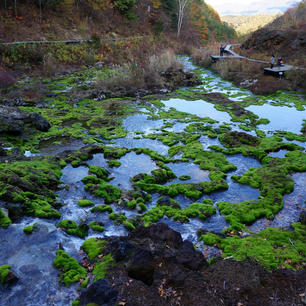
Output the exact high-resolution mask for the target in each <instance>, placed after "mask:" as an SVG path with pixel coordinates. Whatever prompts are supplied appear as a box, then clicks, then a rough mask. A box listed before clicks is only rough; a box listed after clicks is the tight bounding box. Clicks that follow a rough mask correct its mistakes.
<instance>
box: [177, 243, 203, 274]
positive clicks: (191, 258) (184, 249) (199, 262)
mask: <svg viewBox="0 0 306 306" xmlns="http://www.w3.org/2000/svg"><path fill="white" fill-rule="evenodd" d="M177 262H178V263H179V264H182V265H183V266H184V267H186V268H188V269H190V270H194V271H197V270H200V269H202V268H203V267H208V263H207V261H206V260H205V259H204V258H203V255H202V254H201V253H200V252H195V251H194V246H193V244H192V243H191V242H190V241H188V240H185V241H184V242H183V244H182V245H181V247H180V248H179V252H178V255H177Z"/></svg>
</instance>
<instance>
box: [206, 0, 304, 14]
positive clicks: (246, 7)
mask: <svg viewBox="0 0 306 306" xmlns="http://www.w3.org/2000/svg"><path fill="white" fill-rule="evenodd" d="M205 2H206V3H208V4H210V5H211V6H212V7H213V8H214V9H215V10H216V11H217V12H218V13H219V14H220V15H221V16H222V15H244V14H274V13H282V12H284V11H285V10H286V9H287V8H289V7H291V6H292V5H293V4H294V3H297V2H299V1H295V0H258V1H253V2H248V1H247V0H205Z"/></svg>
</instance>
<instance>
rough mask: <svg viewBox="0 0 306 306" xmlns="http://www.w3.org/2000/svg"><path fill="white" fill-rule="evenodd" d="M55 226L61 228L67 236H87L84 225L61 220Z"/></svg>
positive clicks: (86, 227)
mask: <svg viewBox="0 0 306 306" xmlns="http://www.w3.org/2000/svg"><path fill="white" fill-rule="evenodd" d="M57 226H58V227H60V228H62V229H63V230H64V231H65V232H66V233H67V234H69V235H73V236H78V237H80V238H85V237H86V236H87V235H88V225H86V224H80V225H77V224H76V222H74V221H71V220H62V221H61V222H60V223H58V225H57Z"/></svg>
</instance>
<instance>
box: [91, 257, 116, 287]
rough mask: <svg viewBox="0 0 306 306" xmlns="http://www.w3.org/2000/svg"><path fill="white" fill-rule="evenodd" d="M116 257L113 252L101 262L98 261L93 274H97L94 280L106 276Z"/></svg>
mask: <svg viewBox="0 0 306 306" xmlns="http://www.w3.org/2000/svg"><path fill="white" fill-rule="evenodd" d="M113 262H114V259H113V257H112V255H111V254H107V255H106V256H104V257H103V258H102V261H101V262H98V263H96V265H95V267H94V269H93V271H92V274H95V275H96V277H95V279H94V281H97V280H99V279H101V278H104V277H105V275H106V273H107V270H108V269H109V268H110V267H111V266H112V265H113Z"/></svg>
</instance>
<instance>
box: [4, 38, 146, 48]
mask: <svg viewBox="0 0 306 306" xmlns="http://www.w3.org/2000/svg"><path fill="white" fill-rule="evenodd" d="M144 37H146V36H132V37H117V38H101V39H100V41H101V42H108V41H120V40H135V39H142V38H144ZM93 42H94V41H93V40H85V39H79V40H39V41H13V42H6V43H0V46H15V45H41V44H66V45H69V44H84V43H93Z"/></svg>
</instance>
